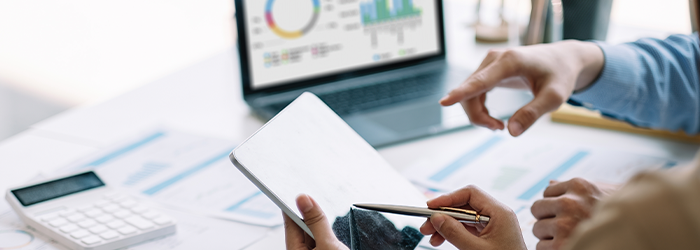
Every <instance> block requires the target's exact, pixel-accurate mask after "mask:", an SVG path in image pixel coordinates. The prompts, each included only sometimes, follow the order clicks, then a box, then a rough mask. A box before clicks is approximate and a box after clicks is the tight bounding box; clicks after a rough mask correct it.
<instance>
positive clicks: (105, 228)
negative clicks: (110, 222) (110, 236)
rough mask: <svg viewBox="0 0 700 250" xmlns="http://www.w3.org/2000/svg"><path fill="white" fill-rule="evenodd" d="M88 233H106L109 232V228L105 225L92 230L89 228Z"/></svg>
mask: <svg viewBox="0 0 700 250" xmlns="http://www.w3.org/2000/svg"><path fill="white" fill-rule="evenodd" d="M88 231H90V232H91V233H94V234H98V233H101V232H104V231H107V227H106V226H105V225H97V226H94V227H91V228H88Z"/></svg>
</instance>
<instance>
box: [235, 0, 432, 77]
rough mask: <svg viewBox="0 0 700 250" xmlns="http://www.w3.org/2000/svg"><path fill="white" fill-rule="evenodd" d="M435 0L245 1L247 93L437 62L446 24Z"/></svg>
mask: <svg viewBox="0 0 700 250" xmlns="http://www.w3.org/2000/svg"><path fill="white" fill-rule="evenodd" d="M435 1H436V0H246V1H244V5H243V7H244V9H245V10H244V11H245V15H244V16H245V23H246V25H245V36H246V37H247V39H246V45H247V46H245V47H247V51H246V52H247V54H248V56H247V58H248V69H249V71H248V72H249V74H250V87H251V88H252V89H253V90H256V89H263V88H268V87H273V86H281V85H284V84H286V83H292V82H298V81H301V80H305V79H311V78H318V77H323V76H329V75H333V74H339V73H345V72H351V71H354V70H359V69H366V68H370V67H377V66H381V65H388V64H395V63H400V62H405V61H409V60H412V59H417V58H421V57H426V56H433V55H438V54H440V53H442V51H441V50H442V46H441V37H440V36H441V32H440V26H439V25H441V23H440V22H439V20H438V18H439V17H440V15H439V13H438V11H439V10H438V5H437V3H436V2H435ZM239 27H240V26H239Z"/></svg>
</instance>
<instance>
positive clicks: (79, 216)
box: [66, 214, 87, 222]
mask: <svg viewBox="0 0 700 250" xmlns="http://www.w3.org/2000/svg"><path fill="white" fill-rule="evenodd" d="M86 218H87V217H85V215H82V214H74V215H71V216H68V218H66V219H68V221H70V222H81V221H83V220H85V219H86Z"/></svg>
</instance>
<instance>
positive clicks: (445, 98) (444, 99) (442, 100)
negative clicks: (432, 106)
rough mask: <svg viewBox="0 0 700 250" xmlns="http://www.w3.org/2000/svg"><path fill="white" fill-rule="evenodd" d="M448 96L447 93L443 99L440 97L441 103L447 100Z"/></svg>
mask: <svg viewBox="0 0 700 250" xmlns="http://www.w3.org/2000/svg"><path fill="white" fill-rule="evenodd" d="M447 97H449V96H447V95H446V96H445V97H443V98H442V99H440V103H442V102H444V101H447Z"/></svg>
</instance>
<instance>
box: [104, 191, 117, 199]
mask: <svg viewBox="0 0 700 250" xmlns="http://www.w3.org/2000/svg"><path fill="white" fill-rule="evenodd" d="M117 195H119V193H117V192H109V193H106V194H105V195H104V196H103V197H105V199H111V198H113V197H116V196H117Z"/></svg>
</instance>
